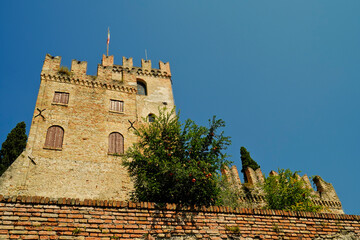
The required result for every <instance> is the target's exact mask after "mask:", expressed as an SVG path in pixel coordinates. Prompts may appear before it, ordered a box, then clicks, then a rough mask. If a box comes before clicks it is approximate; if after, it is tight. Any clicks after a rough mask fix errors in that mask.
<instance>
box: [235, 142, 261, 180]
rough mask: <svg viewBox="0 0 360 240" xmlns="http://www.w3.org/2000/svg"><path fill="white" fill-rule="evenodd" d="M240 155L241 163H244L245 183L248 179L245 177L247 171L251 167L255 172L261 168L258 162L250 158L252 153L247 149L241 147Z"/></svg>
mask: <svg viewBox="0 0 360 240" xmlns="http://www.w3.org/2000/svg"><path fill="white" fill-rule="evenodd" d="M240 155H241V157H240V158H241V163H242V169H241V172H242V173H243V175H244V180H245V182H247V178H246V175H245V170H246V169H247V168H248V167H251V168H252V169H253V170H254V171H255V170H256V169H258V168H260V166H259V165H258V164H257V162H255V161H254V160H253V159H252V158H251V157H250V152H248V151H247V149H246V148H245V147H241V148H240Z"/></svg>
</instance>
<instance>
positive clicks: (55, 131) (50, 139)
mask: <svg viewBox="0 0 360 240" xmlns="http://www.w3.org/2000/svg"><path fill="white" fill-rule="evenodd" d="M63 139H64V129H63V128H62V127H60V126H51V127H49V128H48V130H47V133H46V140H45V147H47V148H57V149H61V148H62V144H63Z"/></svg>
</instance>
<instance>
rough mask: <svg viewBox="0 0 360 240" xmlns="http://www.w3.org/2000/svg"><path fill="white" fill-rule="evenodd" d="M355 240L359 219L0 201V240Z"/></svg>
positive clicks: (37, 199) (146, 205) (44, 200)
mask: <svg viewBox="0 0 360 240" xmlns="http://www.w3.org/2000/svg"><path fill="white" fill-rule="evenodd" d="M359 238H360V216H358V215H345V214H329V213H319V214H315V213H304V212H285V211H278V210H261V209H245V208H235V209H230V208H229V207H210V208H205V207H204V208H201V209H189V208H188V209H182V210H180V209H177V208H176V206H175V205H173V204H167V205H166V206H164V207H162V208H159V207H157V206H156V205H155V204H154V203H146V202H142V203H134V202H123V201H97V200H84V201H79V200H78V199H65V198H62V199H49V198H43V197H21V196H17V197H4V196H2V195H0V239H247V240H250V239H359Z"/></svg>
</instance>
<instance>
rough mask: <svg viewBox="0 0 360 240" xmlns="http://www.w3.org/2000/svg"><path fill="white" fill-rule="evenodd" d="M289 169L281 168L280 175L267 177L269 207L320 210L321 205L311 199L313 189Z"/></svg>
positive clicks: (265, 185)
mask: <svg viewBox="0 0 360 240" xmlns="http://www.w3.org/2000/svg"><path fill="white" fill-rule="evenodd" d="M298 173H299V172H294V173H293V172H291V171H290V170H289V169H286V170H284V169H279V175H278V176H269V177H268V178H266V179H265V184H264V190H265V198H266V201H267V203H268V208H270V209H279V210H291V211H307V212H318V211H320V210H321V206H317V205H315V204H314V203H313V202H312V201H311V197H312V190H311V189H309V188H307V187H306V186H305V183H304V181H303V180H302V179H301V178H299V176H298V175H297V174H298Z"/></svg>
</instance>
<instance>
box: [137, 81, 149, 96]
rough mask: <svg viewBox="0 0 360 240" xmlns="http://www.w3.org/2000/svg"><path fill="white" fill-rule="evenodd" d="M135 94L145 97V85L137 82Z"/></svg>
mask: <svg viewBox="0 0 360 240" xmlns="http://www.w3.org/2000/svg"><path fill="white" fill-rule="evenodd" d="M137 94H138V95H147V89H146V83H145V82H144V81H141V80H137Z"/></svg>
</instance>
